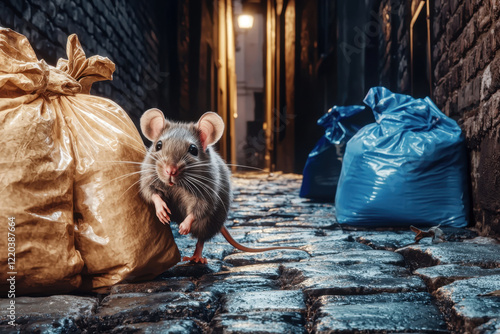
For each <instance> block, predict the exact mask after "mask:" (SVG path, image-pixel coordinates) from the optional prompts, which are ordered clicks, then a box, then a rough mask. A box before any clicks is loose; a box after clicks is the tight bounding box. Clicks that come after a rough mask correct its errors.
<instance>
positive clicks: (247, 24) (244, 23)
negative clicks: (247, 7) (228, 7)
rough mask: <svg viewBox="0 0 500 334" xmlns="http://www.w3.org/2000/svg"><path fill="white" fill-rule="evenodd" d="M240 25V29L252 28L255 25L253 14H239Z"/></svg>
mask: <svg viewBox="0 0 500 334" xmlns="http://www.w3.org/2000/svg"><path fill="white" fill-rule="evenodd" d="M238 27H240V29H250V28H252V27H253V16H252V15H248V14H242V15H240V16H238Z"/></svg>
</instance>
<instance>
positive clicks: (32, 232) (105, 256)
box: [0, 28, 180, 295]
mask: <svg viewBox="0 0 500 334" xmlns="http://www.w3.org/2000/svg"><path fill="white" fill-rule="evenodd" d="M67 53H68V60H60V61H59V62H58V65H57V67H52V66H49V65H47V64H46V63H45V62H44V61H43V60H38V59H37V58H36V55H35V53H34V51H33V49H32V48H31V46H30V44H29V42H28V40H27V39H26V37H24V36H22V35H20V34H18V33H16V32H14V31H12V30H10V29H4V28H0V133H1V134H2V136H1V137H0V203H1V206H0V219H1V220H2V222H1V224H0V234H1V235H3V236H4V237H2V238H0V248H1V249H2V250H4V251H3V252H1V253H0V263H1V265H0V290H2V291H4V290H6V289H8V286H7V285H6V284H7V283H8V282H7V281H6V278H7V277H5V275H7V273H8V272H13V271H15V272H16V295H22V294H32V293H43V294H48V293H63V292H68V291H71V290H74V289H76V288H82V287H83V288H98V287H102V286H108V285H112V284H114V283H117V282H119V281H122V280H124V279H127V280H138V279H146V278H153V277H155V276H156V275H158V274H160V273H162V272H163V271H165V270H166V269H168V268H169V267H171V266H173V265H174V264H176V263H177V262H178V261H179V260H180V254H179V251H178V249H177V246H176V245H175V242H174V240H173V236H172V233H171V230H170V229H169V228H165V227H164V226H163V225H162V224H161V223H159V221H158V220H157V218H156V216H155V214H154V209H153V208H152V207H150V206H149V205H147V204H146V203H145V202H144V201H143V200H142V199H141V198H140V196H139V194H138V185H137V181H138V178H139V176H138V174H131V173H133V172H136V171H138V170H139V168H138V165H137V163H140V162H141V161H142V159H143V157H144V153H145V148H144V145H143V143H142V140H141V137H140V135H139V133H138V131H137V129H136V128H135V126H134V124H133V123H132V121H131V120H130V118H129V117H128V115H127V114H126V113H125V111H123V110H122V109H121V108H120V107H119V106H118V105H117V104H115V103H113V102H112V101H110V100H107V99H104V98H100V97H95V96H91V95H88V94H89V92H90V87H91V85H92V83H93V82H95V81H99V80H109V79H111V74H112V73H113V71H114V64H113V63H112V62H111V61H110V60H109V59H107V58H103V57H99V56H94V57H91V58H86V57H85V54H84V52H83V50H82V48H81V46H80V43H79V42H78V38H77V37H76V35H71V36H69V37H68V45H67ZM126 161H128V162H131V163H128V162H126ZM9 218H11V221H14V222H15V223H14V224H15V226H14V230H13V231H10V232H11V233H12V234H13V235H14V236H15V237H14V239H12V240H13V242H12V244H14V245H12V246H14V247H15V252H13V253H15V257H14V256H10V255H8V253H7V249H8V246H11V245H10V241H9V244H7V234H8V232H9V230H8V228H9V225H8V223H9V220H8V219H9ZM10 227H12V226H10ZM12 257H14V258H15V261H14V264H13V266H12V267H8V266H7V265H8V263H9V264H10V263H11V262H12V260H9V259H10V258H12ZM82 278H83V280H82Z"/></svg>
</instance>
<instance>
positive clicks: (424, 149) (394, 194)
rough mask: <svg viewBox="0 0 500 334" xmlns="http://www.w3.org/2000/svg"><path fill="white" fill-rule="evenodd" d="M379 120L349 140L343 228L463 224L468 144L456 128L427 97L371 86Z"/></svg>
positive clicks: (340, 216) (341, 196)
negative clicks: (346, 225) (346, 226)
mask: <svg viewBox="0 0 500 334" xmlns="http://www.w3.org/2000/svg"><path fill="white" fill-rule="evenodd" d="M364 102H365V103H366V104H367V105H368V106H369V107H371V108H372V110H373V114H374V116H375V120H376V123H373V124H369V125H367V126H365V127H364V128H363V129H361V130H360V131H359V132H358V133H357V134H356V135H355V136H354V137H352V139H351V140H350V141H349V142H348V143H347V147H346V152H345V155H344V161H343V165H342V172H341V175H340V180H339V184H338V188H337V195H336V200H335V204H336V212H337V220H338V222H339V223H341V224H349V225H354V226H396V227H397V226H399V227H403V226H409V225H416V226H431V225H432V226H434V225H438V224H441V226H450V227H465V226H466V225H467V219H468V213H469V200H468V178H467V172H468V169H467V159H466V152H465V142H464V136H463V135H462V131H461V129H460V127H459V126H458V125H457V123H456V122H455V121H454V120H452V119H450V118H448V117H447V116H446V115H444V114H443V113H442V112H441V111H440V110H439V109H438V108H437V107H436V105H435V104H434V103H433V102H432V101H431V100H430V99H429V98H428V97H426V98H425V99H414V98H412V97H411V96H407V95H401V94H394V93H392V92H391V91H389V90H388V89H386V88H384V87H374V88H371V89H370V91H369V92H368V94H367V95H366V97H365V99H364Z"/></svg>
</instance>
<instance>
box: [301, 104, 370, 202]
mask: <svg viewBox="0 0 500 334" xmlns="http://www.w3.org/2000/svg"><path fill="white" fill-rule="evenodd" d="M365 109H366V107H365V106H356V105H354V106H345V107H343V106H333V107H332V108H331V109H330V110H328V112H327V113H326V114H325V115H323V116H322V117H321V118H320V119H318V125H321V126H322V127H324V128H325V134H324V135H323V137H321V139H320V140H319V141H318V143H317V144H316V146H315V147H314V149H313V150H312V151H311V153H309V156H308V158H307V161H306V165H305V167H304V172H303V173H302V174H303V178H302V186H301V188H300V197H305V198H312V199H316V200H327V201H333V200H334V199H335V193H336V190H337V184H338V180H339V176H340V171H341V168H342V158H343V156H344V151H345V144H346V143H347V141H348V140H349V139H351V137H352V136H354V134H356V132H357V131H358V130H359V129H360V128H361V125H358V124H359V122H355V121H353V120H352V119H353V116H354V115H356V114H358V113H360V112H362V111H363V110H365Z"/></svg>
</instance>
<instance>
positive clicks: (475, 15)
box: [432, 0, 500, 234]
mask: <svg viewBox="0 0 500 334" xmlns="http://www.w3.org/2000/svg"><path fill="white" fill-rule="evenodd" d="M434 4H435V5H434V10H433V13H432V14H433V17H432V35H433V46H434V47H433V49H432V59H433V64H434V66H433V69H434V80H435V83H436V84H435V87H434V99H435V101H436V104H437V105H438V106H439V107H440V108H442V110H443V111H444V112H445V113H446V114H448V115H450V116H451V117H453V118H455V119H457V120H458V121H459V124H460V125H461V127H462V129H463V130H464V133H465V136H466V139H467V147H468V152H469V155H470V168H471V183H472V199H473V220H474V224H475V225H476V227H477V228H478V230H480V231H481V232H482V233H483V234H493V233H496V234H500V133H499V129H500V117H499V110H500V51H499V48H500V19H499V16H500V1H498V0H483V1H481V0H465V1H464V0H462V1H460V0H452V1H445V0H436V1H435V2H434Z"/></svg>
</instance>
